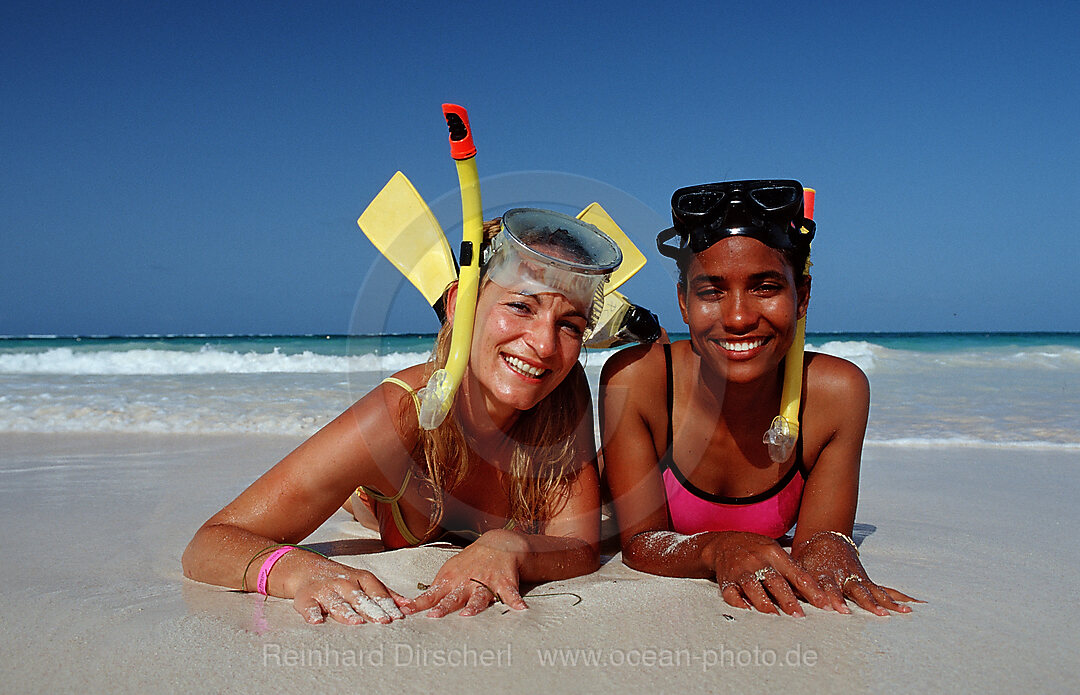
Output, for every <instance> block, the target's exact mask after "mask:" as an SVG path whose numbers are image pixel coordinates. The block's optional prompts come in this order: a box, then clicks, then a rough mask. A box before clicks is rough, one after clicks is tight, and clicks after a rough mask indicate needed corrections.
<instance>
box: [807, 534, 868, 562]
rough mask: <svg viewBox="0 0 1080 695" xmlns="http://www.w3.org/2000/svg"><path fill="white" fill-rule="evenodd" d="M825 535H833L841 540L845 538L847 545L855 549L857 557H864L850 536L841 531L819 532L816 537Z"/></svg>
mask: <svg viewBox="0 0 1080 695" xmlns="http://www.w3.org/2000/svg"><path fill="white" fill-rule="evenodd" d="M823 533H831V534H832V535H834V536H839V537H840V538H843V539H844V542H845V543H847V544H848V545H850V546H851V547H852V548H854V549H855V557H862V556H861V555H860V554H859V546H857V545H855V541H853V540H851V536H848V535H847V534H845V533H841V532H840V531H818V532H817V533H815V534H814V535H815V536H820V535H821V534H823Z"/></svg>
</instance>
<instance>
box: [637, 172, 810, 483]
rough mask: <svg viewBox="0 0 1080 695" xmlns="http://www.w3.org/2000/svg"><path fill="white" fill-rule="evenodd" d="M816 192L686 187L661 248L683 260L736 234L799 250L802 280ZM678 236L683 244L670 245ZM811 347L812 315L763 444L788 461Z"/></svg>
mask: <svg viewBox="0 0 1080 695" xmlns="http://www.w3.org/2000/svg"><path fill="white" fill-rule="evenodd" d="M815 195H816V192H815V191H814V189H812V188H807V189H806V190H803V187H802V184H801V183H799V182H798V181H792V180H790V179H765V180H753V181H725V182H722V183H706V184H701V185H698V186H689V187H687V188H680V189H679V190H677V191H675V193H674V194H673V195H672V196H671V221H672V222H673V223H674V226H673V227H671V228H669V229H665V230H664V231H662V232H660V233H659V234H658V235H657V236H656V248H657V249H658V250H659V251H660V253H662V254H664V255H665V256H667V257H668V258H674V259H675V260H676V261H679V262H680V265H681V262H682V260H683V259H685V258H686V255H687V254H696V253H701V252H702V251H705V250H706V249H708V248H709V247H710V246H712V245H713V244H715V243H716V242H718V241H720V240H721V239H725V238H727V237H732V236H746V237H750V238H752V239H757V240H758V241H760V242H761V243H763V244H765V245H766V246H769V247H770V248H774V249H779V250H781V251H791V250H794V251H796V252H797V253H796V255H797V256H798V257H799V258H800V259H801V258H803V257H805V259H806V260H805V262H804V263H803V267H802V268H794V269H793V270H794V271H795V276H796V279H798V278H799V277H802V276H806V275H809V274H810V242H811V241H813V239H814V234H815V232H816V231H817V226H816V225H815V224H814V220H813V217H814V198H815ZM676 235H678V236H679V243H678V245H677V246H676V245H672V244H669V243H667V242H668V241H670V240H671V238H672V237H674V236H676ZM805 345H806V317H805V316H803V317H802V318H800V319H798V320H797V321H796V323H795V339H794V340H793V341H792V343H791V347H790V348H789V349H788V351H787V354H786V355H785V356H784V389H783V393H782V394H781V396H780V414H779V415H777V416H776V417H775V418H773V421H772V424H771V425H770V427H769V429H768V431H766V432H765V435H764V436H763V437H762V439H761V441H762V443H763V444H765V445H766V446H767V447H768V449H769V458H771V459H772V460H773V461H776V462H778V463H780V462H783V461H786V460H788V458H790V457H791V453H792V451H793V450H794V449H795V444H796V443H797V442H798V439H799V404H800V402H801V401H802V381H803V380H802V373H803V350H804V347H805Z"/></svg>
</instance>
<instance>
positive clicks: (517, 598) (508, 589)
mask: <svg viewBox="0 0 1080 695" xmlns="http://www.w3.org/2000/svg"><path fill="white" fill-rule="evenodd" d="M499 598H500V599H502V602H503V603H505V604H506V605H507V606H509V607H511V608H513V609H514V610H516V611H523V610H525V609H526V608H528V607H529V606H528V604H527V603H525V599H523V598H521V593H520V592H518V589H517V587H516V586H514V585H513V584H507V585H505V586H503V587H502V588H501V589H499Z"/></svg>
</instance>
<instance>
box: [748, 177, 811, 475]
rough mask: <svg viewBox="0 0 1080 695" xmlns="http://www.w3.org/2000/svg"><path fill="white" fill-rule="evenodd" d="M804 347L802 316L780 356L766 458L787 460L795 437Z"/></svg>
mask: <svg viewBox="0 0 1080 695" xmlns="http://www.w3.org/2000/svg"><path fill="white" fill-rule="evenodd" d="M816 193H817V192H816V191H815V190H814V189H813V188H804V189H803V217H805V218H806V219H808V220H812V219H814V196H815V194H816ZM802 271H803V275H808V274H809V273H810V256H809V255H807V257H806V267H805V268H803V269H802ZM805 347H806V317H805V316H803V317H802V318H801V319H799V320H798V321H797V322H796V323H795V339H794V340H793V341H792V343H791V347H790V348H788V351H787V355H786V356H785V357H784V390H783V393H782V394H781V396H780V414H779V415H777V416H776V417H775V418H773V421H772V426H770V427H769V429H768V431H767V432H765V436H764V437H762V438H761V441H762V442H764V443H765V444H766V445H767V446H768V447H769V458H771V459H772V460H773V461H775V462H777V463H782V462H784V461H787V460H788V458H790V457H791V452H792V451H793V450H794V449H795V443H796V442H797V441H798V440H799V403H801V402H802V382H803V379H802V374H803V351H804V349H805Z"/></svg>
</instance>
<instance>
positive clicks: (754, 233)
mask: <svg viewBox="0 0 1080 695" xmlns="http://www.w3.org/2000/svg"><path fill="white" fill-rule="evenodd" d="M803 198H804V192H803V187H802V184H800V183H799V182H798V181H792V180H790V179H765V180H752V181H724V182H721V183H705V184H700V185H698V186H688V187H686V188H680V189H679V190H677V191H675V193H674V194H673V195H672V196H671V221H672V222H673V223H674V226H673V227H671V228H669V229H665V230H664V231H662V232H660V234H659V235H657V237H656V248H657V249H658V250H659V251H660V253H662V254H663V255H665V256H667V257H668V258H679V257H680V256H682V255H683V254H685V253H687V252H690V253H701V252H702V251H704V250H705V249H707V248H709V247H710V246H712V245H713V244H715V243H716V242H717V241H720V240H721V239H724V238H727V237H731V236H748V237H751V238H752V239H757V240H758V241H760V242H762V243H763V244H765V245H766V246H769V247H771V248H774V249H782V250H787V249H800V250H802V249H806V250H809V248H810V242H811V241H813V239H814V233H815V231H816V230H817V228H816V226H815V225H814V221H813V220H812V219H809V217H807V216H804V209H805V208H804V200H803ZM676 235H677V236H678V237H679V243H678V245H677V246H676V245H672V244H669V243H667V242H668V241H669V240H670V239H671V238H672V237H674V236H676ZM801 270H802V269H801V268H796V269H795V271H796V273H799V272H800V271H801Z"/></svg>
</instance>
